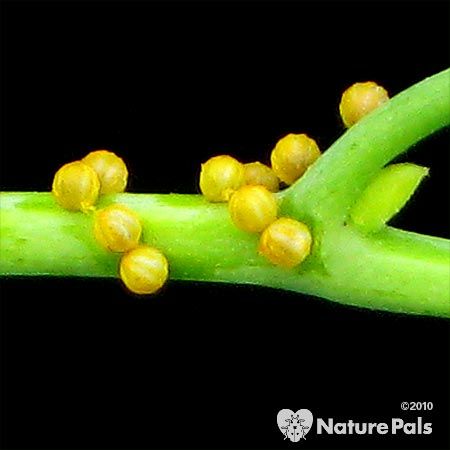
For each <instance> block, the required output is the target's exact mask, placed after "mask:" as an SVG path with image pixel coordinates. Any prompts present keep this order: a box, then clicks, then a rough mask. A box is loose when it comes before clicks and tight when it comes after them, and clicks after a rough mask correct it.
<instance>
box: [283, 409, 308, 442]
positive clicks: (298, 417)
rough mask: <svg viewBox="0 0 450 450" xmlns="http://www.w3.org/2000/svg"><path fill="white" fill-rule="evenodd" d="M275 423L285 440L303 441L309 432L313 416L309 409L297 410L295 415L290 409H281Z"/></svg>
mask: <svg viewBox="0 0 450 450" xmlns="http://www.w3.org/2000/svg"><path fill="white" fill-rule="evenodd" d="M277 423H278V428H279V429H280V431H281V432H282V433H283V435H284V438H285V439H290V440H291V441H292V442H298V441H299V440H300V439H305V436H306V435H307V434H308V432H309V431H310V430H311V427H312V423H313V415H312V413H311V411H310V410H309V409H299V410H298V411H297V412H296V413H295V412H294V411H292V410H290V409H282V410H281V411H280V412H279V413H278V414H277Z"/></svg>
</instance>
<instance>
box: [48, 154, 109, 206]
mask: <svg viewBox="0 0 450 450" xmlns="http://www.w3.org/2000/svg"><path fill="white" fill-rule="evenodd" d="M99 191H100V181H99V179H98V176H97V174H96V173H95V171H94V170H93V169H92V168H90V167H89V166H88V165H86V164H84V163H83V162H82V161H74V162H71V163H68V164H64V165H63V166H62V167H61V168H60V169H59V170H58V171H57V172H56V174H55V177H54V178H53V185H52V194H53V196H54V197H55V200H56V201H57V203H58V204H59V205H60V206H61V207H63V208H64V209H68V210H71V211H84V212H85V211H88V210H89V209H91V208H92V207H93V205H94V204H95V202H96V201H97V198H98V195H99Z"/></svg>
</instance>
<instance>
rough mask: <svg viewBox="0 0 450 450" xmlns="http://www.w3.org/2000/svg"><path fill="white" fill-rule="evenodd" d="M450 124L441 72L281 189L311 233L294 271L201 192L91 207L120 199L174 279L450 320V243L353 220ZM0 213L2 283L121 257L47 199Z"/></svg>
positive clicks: (19, 197) (10, 201) (106, 264)
mask: <svg viewBox="0 0 450 450" xmlns="http://www.w3.org/2000/svg"><path fill="white" fill-rule="evenodd" d="M449 123H450V70H447V71H444V72H441V73H440V74H437V75H435V76H433V77H430V78H428V79H426V80H424V81H422V82H421V83H419V84H417V85H415V86H413V87H411V88H409V89H407V90H406V91H404V92H403V93H401V94H399V95H398V96H396V97H394V98H393V99H391V100H390V101H389V102H387V103H386V104H385V105H384V106H383V107H381V108H380V109H379V110H376V111H374V112H373V113H371V114H369V115H368V116H367V117H366V118H364V119H363V120H362V121H361V122H360V123H358V124H357V125H356V126H354V127H352V128H351V129H350V130H349V131H348V132H347V133H345V134H344V135H343V136H342V137H341V138H340V139H339V140H338V141H336V143H335V144H334V145H333V146H332V147H331V148H330V149H329V150H328V151H327V152H325V154H324V155H323V156H322V157H321V158H319V160H318V161H317V162H316V163H315V164H314V165H313V166H312V167H311V168H310V170H308V171H307V172H306V174H305V175H304V177H302V178H301V179H300V180H299V181H298V182H297V183H295V184H294V185H293V186H292V187H290V188H289V189H286V190H285V191H283V192H281V193H280V194H279V195H278V196H279V199H280V202H281V211H282V214H283V215H287V216H290V217H293V218H296V219H298V220H302V221H304V222H305V223H306V224H308V225H309V226H310V227H311V229H312V232H313V239H314V243H313V249H312V253H311V255H310V256H309V257H308V258H307V259H306V260H305V262H304V263H303V264H301V265H300V267H298V268H294V269H284V268H278V267H274V266H272V265H271V264H270V263H269V262H267V261H266V260H265V259H264V258H263V257H262V256H260V255H258V253H257V245H258V236H257V235H253V234H249V233H245V232H243V231H240V230H238V229H236V227H234V226H233V224H232V222H231V220H230V218H229V215H228V210H227V206H226V205H224V204H212V203H208V202H206V201H205V199H204V198H202V197H201V196H196V195H174V194H170V195H158V194H118V195H113V196H105V197H103V198H102V199H101V201H100V203H99V204H98V206H99V207H102V206H105V205H107V204H110V203H112V202H119V203H123V204H126V205H128V206H130V207H131V208H132V209H134V210H135V211H136V212H137V213H138V214H139V215H140V217H141V219H142V221H143V228H144V242H146V243H148V244H150V245H154V246H156V247H158V248H160V249H161V250H162V251H163V252H164V253H165V254H166V256H167V257H168V259H169V261H170V268H171V278H172V279H183V280H199V281H221V282H230V283H251V284H258V285H263V286H268V287H274V288H282V289H288V290H293V291H297V292H304V293H308V294H312V295H317V296H321V297H324V298H327V299H331V300H335V301H338V302H341V303H345V304H352V305H357V306H360V307H366V308H372V309H383V310H388V311H395V312H407V313H414V314H428V315H434V316H442V317H450V242H449V241H447V240H445V239H440V238H435V237H428V236H422V235H419V234H415V233H409V232H405V231H400V230H396V229H393V228H390V227H387V226H386V225H382V226H381V228H380V229H379V230H378V228H377V230H378V231H373V230H367V229H363V227H358V225H357V224H355V223H353V222H352V221H351V219H350V216H349V213H350V211H351V208H352V207H353V206H354V204H355V203H356V202H357V201H358V199H359V198H360V195H361V193H362V192H363V191H364V190H365V189H366V187H367V186H368V185H369V184H370V183H371V182H372V180H373V179H374V178H375V177H376V176H377V174H378V173H379V171H380V170H381V168H382V167H383V166H384V165H385V164H387V163H388V162H389V161H390V160H391V159H392V158H394V157H395V156H397V155H399V154H400V153H401V152H402V151H404V150H406V149H407V148H408V147H409V146H411V145H412V144H414V143H415V142H417V141H418V140H420V139H422V138H423V137H425V136H427V135H428V134H430V133H432V132H434V131H436V130H437V129H439V128H441V127H443V126H446V125H448V124H449ZM399 185H400V184H399ZM408 189H410V188H408ZM387 192H389V189H388V190H387ZM400 197H401V195H400ZM376 204H380V205H382V206H383V207H384V208H385V207H386V203H385V202H383V201H380V202H374V205H376ZM0 207H1V217H0V232H1V248H0V252H1V253H0V275H52V276H83V277H117V266H118V260H119V255H115V254H111V253H108V252H107V251H105V250H103V249H102V248H100V246H99V245H97V243H96V242H95V241H94V238H93V233H92V217H91V215H86V214H83V213H74V212H68V211H64V210H62V209H61V208H60V207H58V206H57V205H56V203H55V201H54V199H53V198H52V196H51V194H50V193H36V192H25V193H2V194H0ZM380 207H381V206H380ZM374 208H376V206H374ZM374 216H377V211H375V212H374ZM378 216H381V214H378Z"/></svg>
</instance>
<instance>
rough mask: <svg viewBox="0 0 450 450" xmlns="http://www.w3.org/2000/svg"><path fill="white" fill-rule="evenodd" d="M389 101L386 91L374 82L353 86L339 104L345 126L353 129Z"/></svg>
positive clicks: (343, 95) (344, 94)
mask: <svg viewBox="0 0 450 450" xmlns="http://www.w3.org/2000/svg"><path fill="white" fill-rule="evenodd" d="M388 100H389V95H388V93H387V92H386V90H385V89H384V88H383V87H381V86H379V85H378V84H377V83H375V82H373V81H367V82H364V83H355V84H353V85H352V86H350V87H349V88H348V89H347V90H346V91H345V92H344V93H343V94H342V98H341V103H340V104H339V112H340V113H341V118H342V121H343V122H344V125H345V126H346V127H347V128H348V127H351V126H352V125H354V124H355V123H356V122H358V121H359V120H360V119H361V118H362V117H364V116H365V115H367V114H369V113H370V112H371V111H373V110H374V109H376V108H378V107H379V106H380V105H382V104H383V103H385V102H387V101H388Z"/></svg>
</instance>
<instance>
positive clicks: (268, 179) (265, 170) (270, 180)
mask: <svg viewBox="0 0 450 450" xmlns="http://www.w3.org/2000/svg"><path fill="white" fill-rule="evenodd" d="M244 178H245V184H251V185H261V186H264V187H266V188H267V189H268V190H269V191H270V192H278V191H279V189H280V183H279V180H278V177H277V176H276V175H275V172H274V171H273V170H272V169H271V168H270V167H268V166H266V165H265V164H262V163H260V162H258V161H256V162H252V163H248V164H244Z"/></svg>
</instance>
